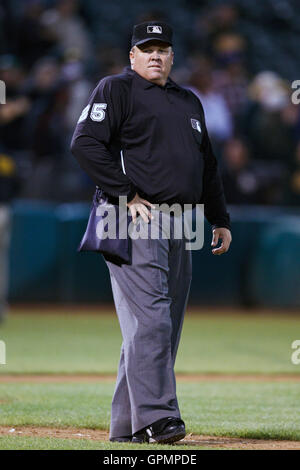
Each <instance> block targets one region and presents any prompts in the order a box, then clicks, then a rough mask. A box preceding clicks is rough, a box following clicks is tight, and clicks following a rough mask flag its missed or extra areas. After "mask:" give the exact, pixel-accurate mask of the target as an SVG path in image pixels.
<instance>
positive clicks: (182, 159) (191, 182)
mask: <svg viewBox="0 0 300 470" xmlns="http://www.w3.org/2000/svg"><path fill="white" fill-rule="evenodd" d="M71 149H72V153H73V154H74V156H75V157H76V158H77V160H78V161H79V163H80V165H81V167H82V168H83V169H84V170H85V171H86V172H87V174H88V175H89V176H90V177H91V178H92V180H93V181H94V182H95V183H96V184H97V186H98V187H99V188H101V189H102V190H103V191H104V192H105V193H106V194H107V195H108V196H110V197H112V198H118V196H127V198H128V202H129V201H130V200H131V199H132V198H133V197H134V195H135V194H136V192H138V194H139V195H140V196H141V197H143V198H145V199H147V200H148V201H150V202H152V203H156V204H161V203H168V204H172V203H179V204H181V205H183V204H197V203H201V204H204V213H205V216H206V218H207V220H208V221H209V222H210V223H211V224H212V225H213V227H227V228H230V222H229V215H228V213H227V212H226V205H225V198H224V193H223V186H222V181H221V178H220V175H219V172H218V167H217V161H216V158H215V156H214V155H213V152H212V147H211V143H210V140H209V136H208V133H207V129H206V125H205V119H204V112H203V108H202V105H201V103H200V101H199V99H198V98H197V97H196V96H195V95H194V93H192V92H191V91H190V90H186V89H185V88H182V87H180V86H178V85H177V84H176V83H175V82H174V81H173V80H171V79H170V78H168V80H167V82H166V84H165V86H159V85H156V84H154V83H151V82H149V81H148V80H146V79H144V78H143V77H141V76H140V75H139V74H137V73H136V72H135V71H133V70H131V68H130V67H126V68H125V69H124V71H123V73H122V74H119V75H112V76H108V77H105V78H103V79H102V80H101V81H100V82H99V84H98V86H97V87H96V88H95V90H94V92H93V93H92V96H91V99H90V102H89V104H88V105H87V106H86V108H85V109H84V110H83V111H82V114H81V116H80V118H79V121H78V124H77V126H76V129H75V132H74V135H73V139H72V144H71Z"/></svg>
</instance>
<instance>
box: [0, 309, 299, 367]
mask: <svg viewBox="0 0 300 470" xmlns="http://www.w3.org/2000/svg"><path fill="white" fill-rule="evenodd" d="M41 313H43V315H38V314H33V315H30V314H17V315H16V314H15V315H14V314H12V315H11V316H10V317H9V319H8V321H7V322H6V323H5V324H4V325H2V326H1V327H0V339H2V340H4V341H5V342H6V350H7V351H6V353H7V364H6V365H5V366H0V374H1V372H3V373H16V374H17V373H22V374H23V373H35V374H39V373H42V374H46V373H66V374H72V373H80V374H88V373H105V374H110V373H115V372H116V371H117V365H118V361H119V354H120V345H121V334H120V328H119V324H118V320H117V318H116V315H114V314H109V313H107V314H103V313H102V314H101V315H92V314H90V313H84V312H83V314H82V315H79V314H76V315H71V314H64V313H61V314H54V315H53V314H50V313H49V311H48V312H47V311H44V312H41ZM295 339H300V316H299V317H296V316H288V315H286V316H284V315H278V314H274V317H272V316H271V315H268V316H264V315H258V314H255V313H254V314H253V315H250V314H244V315H223V316H222V315H216V314H214V313H211V314H206V315H195V314H189V313H187V314H186V318H185V322H184V327H183V333H182V339H181V343H180V346H179V350H178V355H177V361H176V372H180V373H222V374H223V373H230V374H232V373H234V374H239V373H241V374H242V373H261V374H262V373H266V374H276V373H292V374H300V365H298V366H296V365H293V364H292V362H291V354H292V352H293V350H292V349H291V343H292V341H293V340H295Z"/></svg>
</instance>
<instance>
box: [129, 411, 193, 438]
mask: <svg viewBox="0 0 300 470" xmlns="http://www.w3.org/2000/svg"><path fill="white" fill-rule="evenodd" d="M184 437H185V426H184V422H183V421H182V420H181V419H179V418H173V417H170V418H162V419H160V420H158V421H155V423H152V424H151V425H150V426H147V427H145V428H143V429H141V430H140V431H138V432H136V433H134V435H133V436H132V442H134V443H135V444H142V443H143V442H149V443H159V444H171V443H172V442H176V441H180V439H183V438H184Z"/></svg>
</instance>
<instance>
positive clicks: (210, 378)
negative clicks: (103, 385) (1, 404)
mask: <svg viewBox="0 0 300 470" xmlns="http://www.w3.org/2000/svg"><path fill="white" fill-rule="evenodd" d="M115 380H116V376H115V375H106V374H87V375H85V374H78V375H76V374H70V375H69V374H67V375H64V374H37V375H32V374H0V383H22V382H27V383H73V382H74V383H76V382H82V383H97V382H114V381H115ZM176 380H177V381H178V382H300V374H276V375H272V374H236V375H234V374H176Z"/></svg>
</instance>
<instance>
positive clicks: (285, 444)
mask: <svg viewBox="0 0 300 470" xmlns="http://www.w3.org/2000/svg"><path fill="white" fill-rule="evenodd" d="M8 435H10V436H29V437H52V438H53V437H54V438H58V439H88V440H92V441H99V442H103V441H108V432H106V431H101V430H95V429H83V428H79V429H76V428H65V429H59V428H47V427H35V426H17V427H16V428H12V427H11V426H10V427H9V426H0V437H1V436H8ZM177 445H180V446H182V445H187V446H197V447H199V446H203V447H211V448H212V449H213V448H214V447H217V448H224V449H239V450H300V442H298V441H275V440H262V439H241V438H236V437H217V436H197V435H194V434H188V435H187V436H186V437H185V438H184V439H182V440H181V441H179V442H177V443H175V444H174V448H176V446H177ZM149 448H151V445H149ZM128 449H130V443H129V444H128Z"/></svg>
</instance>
